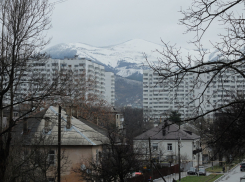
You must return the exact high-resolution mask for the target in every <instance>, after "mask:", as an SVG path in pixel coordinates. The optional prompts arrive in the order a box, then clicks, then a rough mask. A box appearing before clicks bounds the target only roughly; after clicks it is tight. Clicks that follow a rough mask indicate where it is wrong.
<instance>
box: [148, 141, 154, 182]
mask: <svg viewBox="0 0 245 182" xmlns="http://www.w3.org/2000/svg"><path fill="white" fill-rule="evenodd" d="M149 151H150V165H151V182H153V167H152V160H151V138H150V137H149Z"/></svg>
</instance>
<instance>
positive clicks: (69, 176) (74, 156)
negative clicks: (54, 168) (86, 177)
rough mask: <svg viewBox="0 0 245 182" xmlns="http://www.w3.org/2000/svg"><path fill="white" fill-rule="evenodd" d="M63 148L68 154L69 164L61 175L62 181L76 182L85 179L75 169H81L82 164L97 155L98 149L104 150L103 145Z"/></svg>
mask: <svg viewBox="0 0 245 182" xmlns="http://www.w3.org/2000/svg"><path fill="white" fill-rule="evenodd" d="M62 149H63V150H64V151H65V155H67V156H68V161H69V165H68V168H67V170H66V171H65V172H63V173H62V175H61V182H74V181H83V180H81V177H80V176H79V174H77V173H74V172H73V169H80V167H81V165H82V164H84V165H85V166H86V163H88V162H89V161H90V160H91V159H92V158H95V157H96V151H97V152H98V151H102V146H92V145H91V146H66V147H62Z"/></svg>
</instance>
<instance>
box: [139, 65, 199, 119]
mask: <svg viewBox="0 0 245 182" xmlns="http://www.w3.org/2000/svg"><path fill="white" fill-rule="evenodd" d="M192 80H193V75H192V74H189V75H188V76H186V79H183V81H181V83H180V84H179V86H178V89H176V88H172V87H171V85H173V84H174V83H173V80H172V79H167V80H164V79H163V77H161V76H158V74H157V73H154V72H153V70H144V72H143V111H144V117H145V118H152V119H153V120H154V119H159V118H160V117H162V118H164V117H166V116H168V114H169V113H170V112H171V111H174V110H175V111H178V112H179V113H180V114H181V117H182V118H188V117H190V116H191V115H192V110H193V108H194V107H195V104H194V103H189V102H190V101H191V99H192V98H193V96H194V92H192V91H190V88H191V86H192V84H193V83H192V82H191V81H192ZM185 105H188V107H184V106H185Z"/></svg>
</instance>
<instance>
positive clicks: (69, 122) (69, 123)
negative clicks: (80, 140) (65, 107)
mask: <svg viewBox="0 0 245 182" xmlns="http://www.w3.org/2000/svg"><path fill="white" fill-rule="evenodd" d="M66 128H67V129H70V128H71V116H69V115H68V116H67V123H66Z"/></svg>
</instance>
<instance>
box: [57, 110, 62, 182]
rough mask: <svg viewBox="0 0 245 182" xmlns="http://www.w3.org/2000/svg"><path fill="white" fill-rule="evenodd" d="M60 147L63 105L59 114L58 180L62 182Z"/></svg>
mask: <svg viewBox="0 0 245 182" xmlns="http://www.w3.org/2000/svg"><path fill="white" fill-rule="evenodd" d="M60 148H61V106H59V114H58V169H57V170H58V182H60V153H61V152H60Z"/></svg>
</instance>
